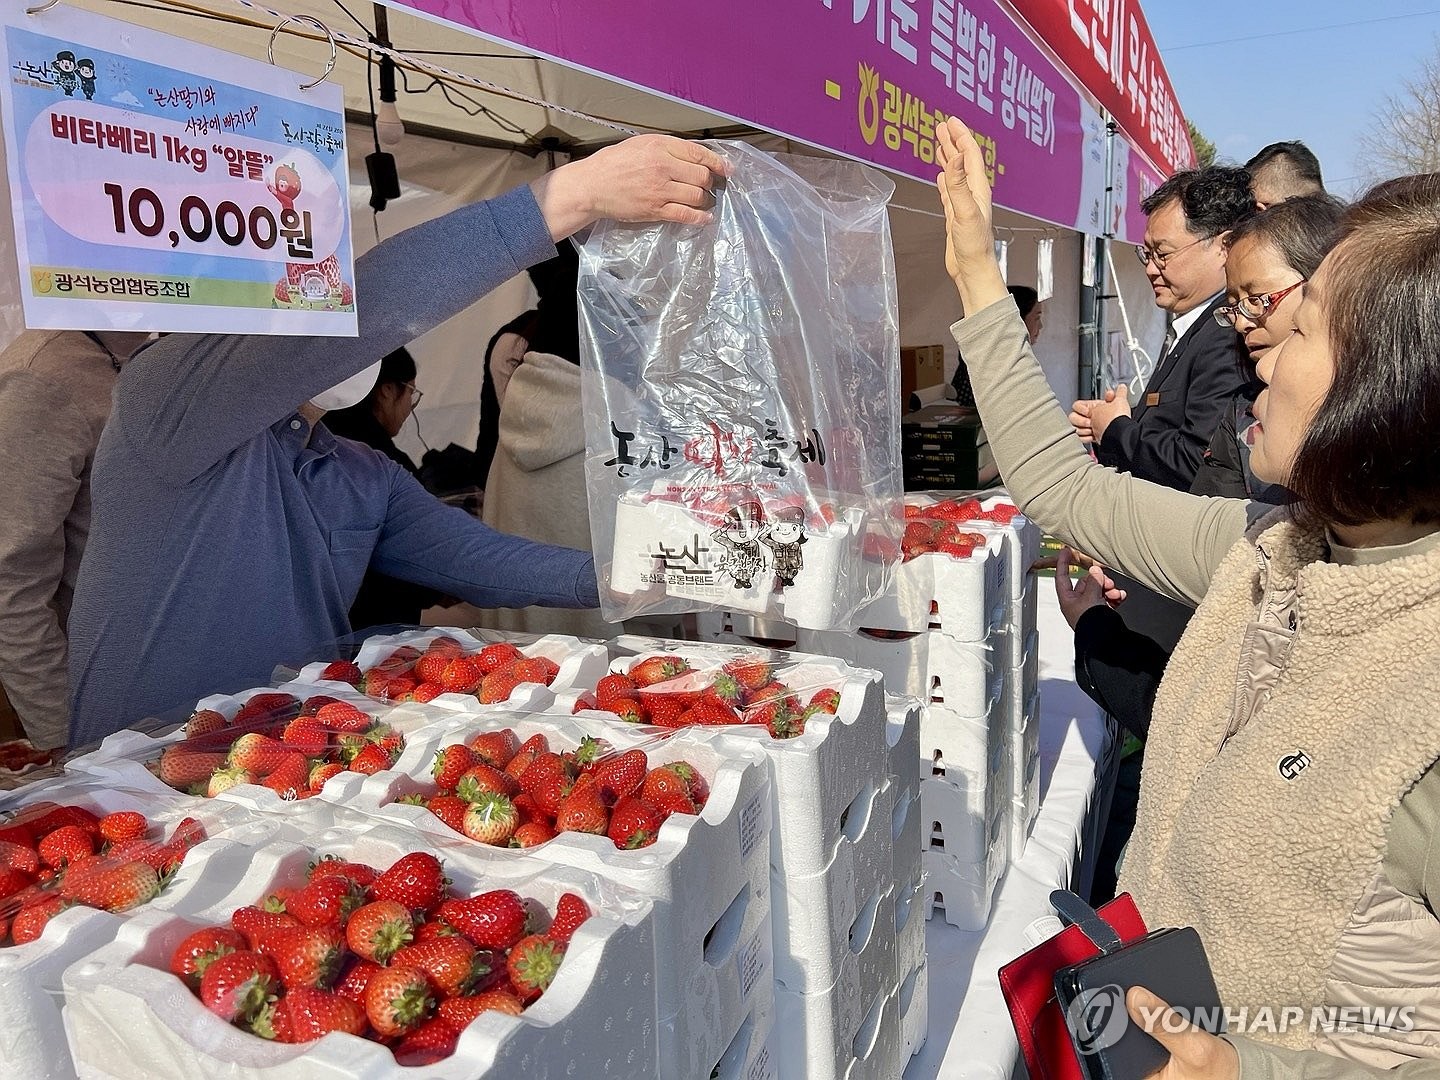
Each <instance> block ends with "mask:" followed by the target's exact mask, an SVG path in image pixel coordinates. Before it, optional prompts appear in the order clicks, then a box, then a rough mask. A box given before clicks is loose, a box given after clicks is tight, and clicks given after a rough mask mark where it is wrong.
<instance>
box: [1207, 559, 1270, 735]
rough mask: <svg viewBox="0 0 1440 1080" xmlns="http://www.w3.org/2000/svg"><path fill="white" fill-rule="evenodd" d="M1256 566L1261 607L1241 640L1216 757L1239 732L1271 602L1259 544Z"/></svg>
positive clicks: (1267, 563) (1267, 569)
mask: <svg viewBox="0 0 1440 1080" xmlns="http://www.w3.org/2000/svg"><path fill="white" fill-rule="evenodd" d="M1255 565H1256V569H1258V570H1259V572H1260V580H1261V582H1262V583H1263V586H1262V589H1261V592H1260V606H1259V607H1258V608H1257V609H1256V611H1255V618H1254V619H1253V620H1251V622H1250V624H1249V625H1248V626H1246V627H1245V635H1244V636H1243V637H1242V638H1241V639H1240V656H1239V658H1238V659H1237V660H1236V662H1235V694H1234V696H1233V698H1232V699H1231V702H1230V715H1229V716H1228V717H1226V719H1225V730H1224V731H1223V732H1222V733H1221V735H1220V742H1219V743H1217V744H1216V746H1215V755H1214V756H1215V757H1219V756H1220V751H1222V750H1224V749H1225V744H1226V743H1227V742H1229V741H1230V738H1231V736H1232V735H1234V734H1235V732H1236V731H1237V730H1238V729H1237V728H1236V726H1235V720H1236V718H1237V717H1238V716H1239V715H1240V705H1241V700H1242V698H1243V697H1244V695H1245V689H1246V685H1247V682H1248V680H1247V679H1246V677H1245V672H1246V670H1247V668H1248V667H1249V661H1250V657H1251V654H1252V653H1253V652H1254V640H1255V627H1256V626H1257V625H1258V624H1259V622H1260V617H1261V616H1262V615H1264V613H1265V608H1266V606H1267V605H1268V604H1269V602H1270V595H1271V588H1270V560H1269V557H1268V556H1266V554H1265V552H1264V550H1263V549H1262V548H1261V547H1260V545H1259V544H1258V543H1257V544H1256V545H1255Z"/></svg>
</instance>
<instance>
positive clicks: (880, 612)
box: [857, 532, 1009, 641]
mask: <svg viewBox="0 0 1440 1080" xmlns="http://www.w3.org/2000/svg"><path fill="white" fill-rule="evenodd" d="M984 535H985V536H986V537H987V539H986V542H985V544H984V545H983V546H981V547H977V548H976V549H975V551H974V552H973V554H971V556H970V557H969V558H967V559H957V558H954V557H952V556H950V555H944V554H941V553H939V552H932V553H930V554H928V555H919V556H917V557H915V558H913V559H910V560H908V561H906V562H902V563H900V564H899V565H898V566H896V567H895V570H894V574H893V576H892V578H891V584H890V588H889V590H888V591H886V592H885V593H884V594H883V595H882V596H880V597H878V598H877V599H875V600H873V601H872V602H871V603H869V604H868V605H866V606H865V608H864V609H863V610H861V612H860V614H859V615H858V616H857V620H858V621H859V622H860V624H861V625H863V626H866V627H870V628H872V629H877V630H896V631H908V632H910V633H922V632H926V631H934V632H937V633H943V634H945V635H946V636H948V637H951V638H954V639H955V640H956V641H984V640H985V639H986V638H987V637H989V636H990V632H991V630H992V629H994V628H995V627H996V626H998V625H1000V624H1002V623H1003V620H1004V616H1005V612H1006V610H1007V608H1008V606H1009V605H1008V600H1009V593H1008V582H1009V575H1008V573H1007V570H1006V565H1005V564H1006V559H1007V558H1008V553H1007V549H1006V545H1005V538H1004V537H1003V536H1002V535H1001V534H1000V533H996V532H988V533H985V534H984Z"/></svg>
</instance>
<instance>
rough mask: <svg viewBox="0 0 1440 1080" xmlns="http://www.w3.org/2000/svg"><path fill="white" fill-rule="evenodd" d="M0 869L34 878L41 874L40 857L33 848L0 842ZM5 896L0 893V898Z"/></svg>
mask: <svg viewBox="0 0 1440 1080" xmlns="http://www.w3.org/2000/svg"><path fill="white" fill-rule="evenodd" d="M0 869H3V870H19V871H20V872H21V873H23V874H29V875H30V876H31V877H34V876H35V875H36V874H38V873H39V872H40V855H39V853H38V852H36V850H35V849H34V848H32V847H28V846H26V845H23V844H12V843H9V842H8V841H4V840H0ZM4 895H6V894H5V893H3V892H0V896H4Z"/></svg>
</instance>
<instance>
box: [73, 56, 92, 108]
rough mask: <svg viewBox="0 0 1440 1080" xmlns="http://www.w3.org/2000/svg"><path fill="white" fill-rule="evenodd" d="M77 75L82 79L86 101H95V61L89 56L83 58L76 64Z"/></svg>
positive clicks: (82, 88) (81, 86)
mask: <svg viewBox="0 0 1440 1080" xmlns="http://www.w3.org/2000/svg"><path fill="white" fill-rule="evenodd" d="M75 74H76V75H78V76H79V77H80V89H81V91H82V92H83V93H84V94H85V100H86V101H94V100H95V61H94V60H91V59H90V58H89V57H88V56H86V57H83V58H81V59H80V60H78V61H77V62H76V64H75Z"/></svg>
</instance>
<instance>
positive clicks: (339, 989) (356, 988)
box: [335, 960, 385, 1008]
mask: <svg viewBox="0 0 1440 1080" xmlns="http://www.w3.org/2000/svg"><path fill="white" fill-rule="evenodd" d="M384 970H385V969H384V968H382V967H381V966H380V965H379V964H373V963H371V962H370V961H369V960H357V961H355V963H353V964H351V965H350V968H349V970H348V971H346V972H345V975H344V977H343V978H341V980H340V981H339V982H337V983H336V984H335V993H337V994H339V995H340V996H341V997H345V998H349V999H350V1000H351V1001H354V1002H357V1003H359V1004H360V1006H361V1007H362V1008H363V1007H364V1005H365V987H366V986H368V985H369V983H370V977H371V976H372V975H374V974H375V972H377V971H384Z"/></svg>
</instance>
